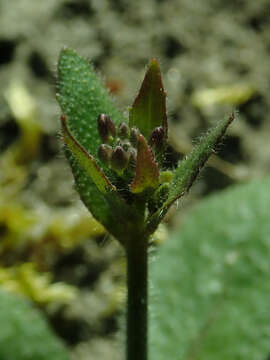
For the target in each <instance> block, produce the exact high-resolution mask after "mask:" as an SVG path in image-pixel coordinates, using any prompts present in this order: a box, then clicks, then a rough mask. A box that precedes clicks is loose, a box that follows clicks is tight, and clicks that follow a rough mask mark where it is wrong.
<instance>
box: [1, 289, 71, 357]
mask: <svg viewBox="0 0 270 360" xmlns="http://www.w3.org/2000/svg"><path fill="white" fill-rule="evenodd" d="M0 303H1V306H0V322H1V329H0V359H1V360H11V359H12V360H67V359H69V356H68V353H67V350H66V349H65V347H64V345H63V344H62V343H61V341H60V340H59V339H58V338H57V337H56V336H55V335H54V334H53V332H52V330H51V329H50V328H49V326H48V324H47V322H46V321H45V319H44V318H43V316H42V315H41V313H40V312H39V311H38V310H37V309H34V308H33V307H32V306H31V305H30V304H29V303H28V302H26V301H25V300H23V299H21V298H19V297H16V296H14V295H12V294H9V293H6V292H4V291H0Z"/></svg>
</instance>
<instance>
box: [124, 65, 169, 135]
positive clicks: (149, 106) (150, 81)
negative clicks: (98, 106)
mask: <svg viewBox="0 0 270 360" xmlns="http://www.w3.org/2000/svg"><path fill="white" fill-rule="evenodd" d="M129 126H130V127H133V126H135V127H137V128H138V129H139V130H140V132H141V133H142V134H143V135H144V136H145V138H146V139H147V140H149V137H150V134H151V132H152V131H153V130H154V128H156V127H158V126H162V127H163V128H164V131H165V136H167V128H168V126H167V115H166V93H165V91H164V88H163V84H162V80H161V73H160V68H159V64H158V62H157V60H156V59H153V60H152V61H151V62H150V64H149V67H148V69H147V72H146V74H145V78H144V80H143V83H142V85H141V88H140V91H139V94H138V95H137V97H136V99H135V101H134V103H133V105H132V108H131V109H130V113H129Z"/></svg>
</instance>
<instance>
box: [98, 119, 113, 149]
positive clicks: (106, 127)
mask: <svg viewBox="0 0 270 360" xmlns="http://www.w3.org/2000/svg"><path fill="white" fill-rule="evenodd" d="M97 124H98V133H99V136H100V138H101V140H102V142H103V143H108V142H109V139H110V135H111V136H112V137H115V135H116V130H115V125H114V123H113V121H112V120H111V118H110V117H109V115H106V114H100V115H99V116H98V119H97Z"/></svg>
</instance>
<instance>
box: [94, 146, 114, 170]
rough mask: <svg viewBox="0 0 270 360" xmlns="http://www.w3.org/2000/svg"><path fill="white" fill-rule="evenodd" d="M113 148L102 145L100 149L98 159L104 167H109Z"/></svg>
mask: <svg viewBox="0 0 270 360" xmlns="http://www.w3.org/2000/svg"><path fill="white" fill-rule="evenodd" d="M112 151H113V150H112V147H111V146H110V145H108V144H101V145H100V146H99V148H98V158H99V160H100V161H101V162H102V163H103V164H104V165H109V163H110V160H111V157H112Z"/></svg>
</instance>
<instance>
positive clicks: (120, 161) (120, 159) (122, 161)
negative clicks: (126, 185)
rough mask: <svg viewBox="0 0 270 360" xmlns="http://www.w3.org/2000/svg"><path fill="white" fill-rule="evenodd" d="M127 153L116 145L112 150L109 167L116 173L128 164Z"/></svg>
mask: <svg viewBox="0 0 270 360" xmlns="http://www.w3.org/2000/svg"><path fill="white" fill-rule="evenodd" d="M128 161H129V155H128V154H127V153H126V152H125V151H124V150H123V148H122V147H121V146H116V147H115V149H114V150H113V152H112V157H111V167H112V169H113V170H115V171H116V172H118V173H120V174H121V173H122V172H123V171H124V170H125V168H126V167H127V165H128Z"/></svg>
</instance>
